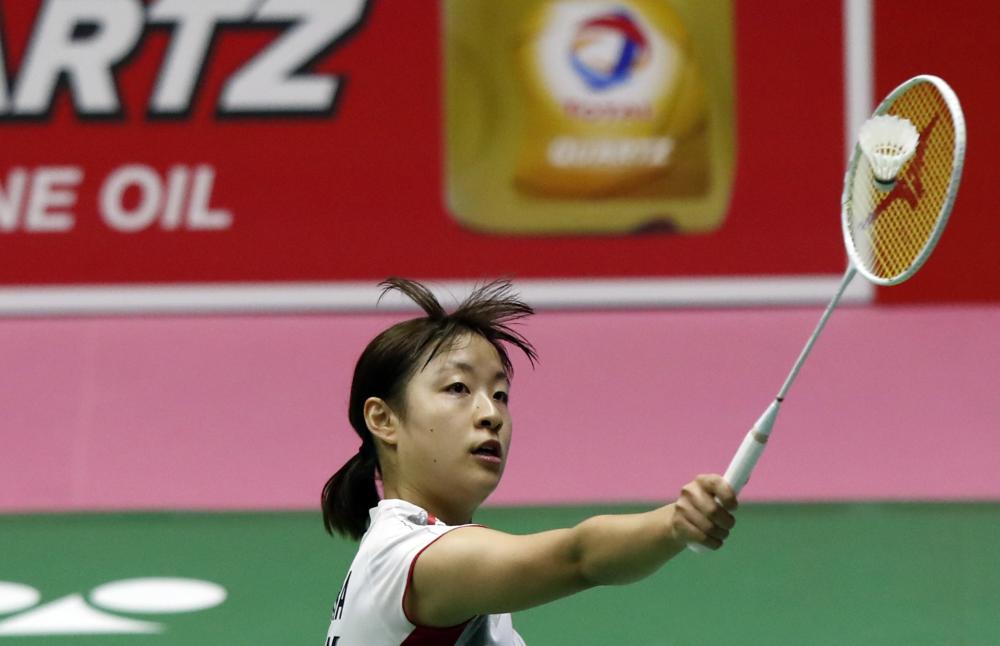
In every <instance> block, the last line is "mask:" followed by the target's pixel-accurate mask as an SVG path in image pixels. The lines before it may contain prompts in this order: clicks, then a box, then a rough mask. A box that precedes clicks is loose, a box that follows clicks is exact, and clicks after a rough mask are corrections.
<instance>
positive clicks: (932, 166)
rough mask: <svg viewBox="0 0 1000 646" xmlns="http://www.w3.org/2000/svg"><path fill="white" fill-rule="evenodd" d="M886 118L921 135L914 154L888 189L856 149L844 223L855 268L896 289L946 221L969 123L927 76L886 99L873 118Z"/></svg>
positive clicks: (939, 83) (938, 82)
mask: <svg viewBox="0 0 1000 646" xmlns="http://www.w3.org/2000/svg"><path fill="white" fill-rule="evenodd" d="M883 114H889V115H895V116H898V117H903V118H905V119H908V120H909V121H910V122H911V123H913V125H914V126H915V127H916V128H917V131H918V132H919V133H920V140H919V142H918V143H917V149H916V152H915V153H914V154H913V157H912V158H910V159H909V161H907V162H906V163H905V164H904V165H903V167H902V168H901V169H900V172H899V174H898V176H897V179H896V181H895V183H894V184H893V185H892V186H891V188H885V186H884V185H880V184H879V183H877V182H876V180H875V175H874V173H873V171H872V168H871V165H870V164H869V162H868V159H867V158H866V157H865V155H864V153H863V152H862V150H861V146H860V145H857V144H855V146H854V151H853V153H852V154H851V159H850V162H849V164H848V167H847V173H846V175H845V176H844V192H843V196H842V199H841V224H842V228H843V233H844V245H845V247H846V248H847V254H848V256H849V258H850V260H851V263H852V264H853V266H854V267H855V269H857V271H858V272H859V273H860V274H861V275H863V276H864V277H865V278H867V279H868V280H870V281H871V282H873V283H875V284H877V285H898V284H899V283H901V282H903V281H904V280H906V279H908V278H910V277H911V276H913V274H915V273H916V272H917V270H918V269H920V267H921V266H922V265H923V264H924V262H925V261H926V260H927V258H928V257H929V256H930V254H931V252H932V251H933V250H934V247H935V245H936V244H937V241H938V239H939V238H940V237H941V232H942V231H944V227H945V225H946V224H947V223H948V216H949V215H950V214H951V209H952V207H953V206H954V204H955V197H956V195H957V194H958V186H959V183H960V181H961V177H962V167H963V165H964V163H965V117H964V116H963V114H962V107H961V105H960V104H959V101H958V97H957V96H956V95H955V93H954V91H952V89H951V88H950V87H949V86H948V84H947V83H945V82H944V81H943V80H942V79H940V78H938V77H936V76H931V75H928V74H924V75H920V76H915V77H913V78H911V79H910V80H908V81H906V82H905V83H903V84H901V85H900V86H899V87H897V88H896V89H895V90H893V91H892V92H891V93H889V95H888V96H887V97H886V98H885V99H884V100H883V101H882V103H881V104H879V106H878V107H877V108H876V109H875V112H874V113H873V115H872V116H878V115H883Z"/></svg>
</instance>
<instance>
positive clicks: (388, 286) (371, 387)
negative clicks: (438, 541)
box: [321, 278, 537, 539]
mask: <svg viewBox="0 0 1000 646" xmlns="http://www.w3.org/2000/svg"><path fill="white" fill-rule="evenodd" d="M379 286H380V287H382V294H381V296H380V297H379V300H381V298H382V296H384V295H385V294H386V293H387V292H389V291H391V290H397V291H400V292H402V293H403V294H405V295H406V296H407V297H409V298H410V299H411V300H412V301H413V302H415V303H416V304H417V305H419V306H420V308H421V309H423V311H424V312H425V314H426V316H422V317H420V318H415V319H410V320H408V321H403V322H401V323H397V324H395V325H393V326H392V327H390V328H388V329H387V330H385V331H384V332H382V333H381V334H379V335H378V336H376V337H375V338H374V339H372V341H371V343H369V344H368V347H366V348H365V350H364V352H362V353H361V357H360V358H359V359H358V363H357V365H356V366H355V367H354V379H353V381H352V383H351V398H350V402H349V404H348V412H347V417H348V419H349V420H350V422H351V426H352V427H353V428H354V432H355V433H357V434H358V435H359V436H360V437H361V448H360V449H358V453H357V454H356V455H355V456H354V457H352V458H351V459H350V460H348V461H347V463H346V464H344V466H342V467H341V468H340V470H339V471H337V473H335V474H333V476H332V477H331V478H330V479H329V480H327V482H326V485H325V486H324V487H323V495H322V500H321V504H322V508H323V524H324V525H325V526H326V531H327V532H329V533H331V534H332V533H333V532H337V533H339V534H342V535H344V536H347V537H350V538H353V539H360V538H361V536H362V535H363V534H364V533H365V530H366V529H367V528H368V510H369V509H371V508H372V507H374V506H376V505H377V504H378V501H379V497H378V491H377V489H376V487H375V477H376V473H379V474H380V473H381V471H380V467H379V464H378V454H377V453H376V450H375V439H374V437H373V436H372V434H371V432H370V431H369V430H368V426H367V424H366V423H365V415H364V405H365V400H367V399H368V398H369V397H379V398H381V399H383V400H385V401H386V402H389V403H390V404H393V405H397V406H398V405H400V404H401V403H402V396H403V390H404V388H405V387H406V382H407V381H408V380H409V378H410V377H411V376H412V375H413V374H415V373H416V372H417V370H418V369H420V368H423V367H424V366H426V365H427V364H428V363H429V362H430V361H431V360H432V359H433V358H434V357H435V356H436V355H437V353H438V352H439V351H440V349H441V347H442V346H443V345H444V344H446V343H450V342H452V341H454V340H455V339H456V338H458V337H459V336H462V335H464V334H468V333H472V334H478V335H480V336H482V337H483V338H485V339H486V340H487V341H489V342H490V344H491V345H493V347H494V348H496V350H497V353H498V354H499V355H500V361H501V363H502V364H503V367H504V370H505V371H506V372H507V374H508V375H511V374H512V373H513V366H512V365H511V362H510V357H509V356H508V355H507V350H506V347H505V345H504V344H511V345H513V346H515V347H517V348H520V349H521V351H523V352H524V354H525V355H527V357H528V360H529V361H531V363H532V365H534V363H535V361H536V359H537V355H536V353H535V348H534V347H533V346H532V345H531V343H530V342H528V340H527V339H525V338H524V337H523V336H521V334H520V333H518V332H517V331H516V330H514V329H512V328H511V327H510V324H511V323H513V322H515V321H517V320H518V319H521V318H524V317H526V316H528V315H530V314H533V313H534V310H533V309H532V308H531V307H530V306H529V305H527V304H526V303H524V302H522V301H521V300H520V299H519V298H518V297H517V295H516V294H514V292H513V288H512V286H511V284H510V281H507V280H495V281H492V282H489V283H486V284H483V285H480V286H478V287H476V288H475V289H474V290H473V291H472V293H471V294H470V295H469V297H468V298H466V299H465V301H463V302H462V303H461V304H460V305H459V306H458V308H457V309H456V310H455V311H454V312H452V313H451V314H448V313H446V312H445V311H444V308H442V307H441V304H440V303H439V302H438V300H437V298H436V297H435V296H434V294H432V293H431V291H430V290H429V289H427V288H426V287H424V286H423V285H421V284H420V283H418V282H415V281H412V280H406V279H403V278H389V279H387V280H385V281H383V282H382V283H381V284H380V285H379ZM428 349H429V352H428ZM425 354H426V355H427V356H426V359H425V360H424V362H423V365H420V360H421V358H423V357H424V355H425Z"/></svg>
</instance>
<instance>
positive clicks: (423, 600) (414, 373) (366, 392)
mask: <svg viewBox="0 0 1000 646" xmlns="http://www.w3.org/2000/svg"><path fill="white" fill-rule="evenodd" d="M383 286H384V287H385V288H386V289H387V290H389V289H395V290H398V291H400V292H402V293H403V294H405V295H406V296H408V297H409V298H411V299H412V300H413V301H415V302H416V303H417V304H418V305H419V306H420V307H421V308H422V309H423V311H424V313H425V316H422V317H420V318H416V319H412V320H408V321H404V322H401V323H398V324H396V325H393V326H392V327H390V328H388V329H387V330H385V331H384V332H382V333H381V334H379V335H378V336H377V337H375V339H374V340H372V342H371V343H370V344H369V345H368V347H367V348H366V349H365V350H364V352H363V353H362V355H361V357H360V358H359V360H358V363H357V365H356V367H355V371H354V379H353V383H352V386H351V395H350V402H349V412H348V417H349V419H350V422H351V425H352V426H353V427H354V430H355V432H357V434H358V435H359V436H360V437H361V447H360V449H359V450H358V453H357V454H356V455H355V456H354V457H352V458H351V459H350V460H349V461H348V462H347V463H346V464H345V465H344V466H343V467H342V468H341V469H340V470H339V471H338V472H337V473H336V474H334V475H333V477H331V478H330V480H329V481H328V482H327V483H326V485H325V487H324V488H323V496H322V506H323V517H324V522H325V525H326V528H327V531H330V532H331V533H332V532H338V533H340V534H343V535H345V536H348V537H351V538H354V539H360V541H361V543H360V546H359V548H358V553H357V555H356V556H355V558H354V561H353V563H352V564H351V568H350V571H349V572H348V574H347V576H346V577H345V579H344V583H343V585H342V587H341V590H340V594H339V595H338V596H337V599H336V601H335V603H334V605H333V613H332V621H331V624H330V629H329V632H328V634H327V639H326V646H390V645H392V646H397V645H399V644H435V645H438V644H441V645H444V644H447V645H449V646H450V645H452V644H455V645H462V646H465V645H477V646H478V645H487V644H497V645H504V646H510V645H517V644H523V643H524V642H523V640H522V639H521V637H520V636H519V635H518V634H517V632H515V630H514V628H513V624H512V621H511V616H510V614H509V613H511V612H513V611H516V610H521V609H525V608H531V607H533V606H538V605H541V604H544V603H547V602H550V601H554V600H556V599H559V598H561V597H565V596H568V595H571V594H574V593H576V592H580V591H581V590H585V589H587V588H591V587H594V586H598V585H609V584H623V583H629V582H631V581H636V580H638V579H641V578H643V577H645V576H648V575H650V574H652V573H653V572H655V571H656V570H657V569H658V568H659V567H660V566H662V565H663V564H664V563H666V562H667V561H668V560H670V559H671V558H672V557H674V556H676V555H677V554H679V553H680V552H681V551H683V550H684V548H685V546H686V545H687V544H688V543H700V544H702V545H705V546H706V547H708V548H711V549H718V548H719V547H721V546H722V543H723V541H724V540H725V539H726V537H727V536H728V535H729V530H730V529H732V527H733V523H734V522H735V521H734V519H733V516H732V514H731V513H730V512H731V511H733V510H734V509H735V508H736V498H735V495H734V493H733V491H732V489H731V488H730V487H729V485H727V484H726V482H725V481H724V480H723V479H722V478H721V477H720V476H718V475H702V476H698V477H697V478H695V479H694V480H693V481H692V482H690V483H688V484H687V485H685V486H684V487H683V488H682V490H681V492H680V496H679V497H678V498H677V499H676V501H674V502H672V503H670V504H668V505H666V506H664V507H660V508H659V509H655V510H653V511H650V512H647V513H640V514H628V515H607V516H595V517H593V518H590V519H587V520H585V521H583V522H582V523H580V524H579V525H577V526H575V527H571V528H567V529H556V530H552V531H546V532H541V533H537V534H530V535H522V536H517V535H511V534H505V533H503V532H500V531H497V530H494V529H490V528H487V527H483V526H481V525H476V524H474V523H473V517H474V515H475V512H476V510H477V509H478V508H479V506H480V505H481V504H482V503H483V501H484V500H486V498H487V497H488V496H489V495H490V494H491V493H492V492H493V490H494V489H495V488H496V486H497V485H498V484H499V482H500V477H501V476H502V475H503V471H504V466H505V464H506V462H507V457H508V451H509V448H510V441H511V431H512V423H511V415H510V411H509V410H508V408H507V403H508V397H509V392H510V380H511V376H512V375H511V372H512V370H511V362H510V359H509V356H508V354H507V349H508V347H513V348H516V349H518V350H520V351H521V352H523V353H524V354H525V355H527V357H528V359H529V360H530V361H531V362H532V363H534V361H535V358H536V357H535V350H534V348H533V347H532V345H531V344H530V343H529V342H528V341H527V340H526V339H525V338H524V337H523V336H522V335H521V334H520V333H519V332H517V331H516V330H514V329H513V328H512V327H511V325H510V324H511V323H514V322H516V321H518V320H519V319H522V318H523V317H525V316H528V315H529V314H531V313H532V310H531V308H530V307H529V306H528V305H526V304H524V303H523V302H521V301H520V300H519V299H518V298H517V297H516V295H514V294H513V293H512V290H511V285H510V283H508V282H506V281H495V282H493V283H489V284H487V285H485V286H482V287H479V288H478V289H476V290H475V291H474V292H473V293H472V294H471V295H470V296H469V297H468V298H467V299H466V300H465V302H463V303H462V304H461V305H459V306H458V308H457V309H456V310H454V311H453V312H451V313H446V312H445V311H444V310H443V309H442V307H441V305H440V304H439V303H438V301H437V299H436V298H435V297H434V295H433V294H431V292H430V291H429V290H427V289H426V288H425V287H423V286H422V285H420V284H419V283H416V282H413V281H407V280H402V279H390V280H388V281H386V282H385V283H383ZM377 483H381V488H382V496H381V499H380V496H379V492H378V488H377Z"/></svg>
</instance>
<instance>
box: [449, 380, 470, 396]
mask: <svg viewBox="0 0 1000 646" xmlns="http://www.w3.org/2000/svg"><path fill="white" fill-rule="evenodd" d="M445 390H447V391H448V392H450V393H467V392H469V387H468V386H466V385H465V384H463V383H462V382H460V381H456V382H455V383H453V384H450V385H449V386H448V387H447V388H446V389H445Z"/></svg>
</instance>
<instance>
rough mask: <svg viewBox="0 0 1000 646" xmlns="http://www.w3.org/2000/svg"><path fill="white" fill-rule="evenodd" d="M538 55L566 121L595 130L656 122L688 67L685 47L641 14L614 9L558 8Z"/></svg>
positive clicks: (549, 17)
mask: <svg viewBox="0 0 1000 646" xmlns="http://www.w3.org/2000/svg"><path fill="white" fill-rule="evenodd" d="M534 51H535V65H536V68H537V70H538V72H539V77H540V78H541V80H542V82H543V84H544V86H545V88H546V89H547V90H548V92H549V93H550V94H551V96H552V98H553V99H554V100H555V101H556V103H557V104H558V105H560V106H561V107H562V111H563V114H565V115H566V116H567V117H570V118H571V119H579V120H583V121H588V122H594V121H598V122H621V121H639V122H642V121H651V120H653V119H654V117H655V113H656V108H655V106H656V105H657V102H658V101H659V100H660V99H661V98H662V97H663V96H664V94H665V93H666V92H669V91H671V88H673V87H674V84H675V82H676V79H677V78H678V75H679V73H680V69H681V66H682V63H683V60H682V58H683V54H682V53H681V51H680V49H679V47H678V45H677V44H676V43H675V42H674V41H673V39H671V38H669V37H667V36H666V35H665V34H664V33H663V32H662V31H661V30H659V29H657V27H656V25H655V24H654V23H653V22H652V21H650V20H648V19H647V18H646V17H644V16H643V15H642V13H641V12H640V11H639V9H638V8H637V7H632V6H630V5H626V4H624V3H612V2H589V1H588V2H561V3H558V4H555V5H552V6H550V7H549V8H548V11H547V14H546V16H545V19H544V22H543V26H542V28H541V31H540V32H539V34H538V37H537V40H536V42H535V49H534Z"/></svg>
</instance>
